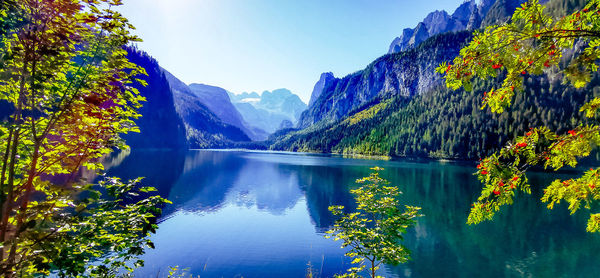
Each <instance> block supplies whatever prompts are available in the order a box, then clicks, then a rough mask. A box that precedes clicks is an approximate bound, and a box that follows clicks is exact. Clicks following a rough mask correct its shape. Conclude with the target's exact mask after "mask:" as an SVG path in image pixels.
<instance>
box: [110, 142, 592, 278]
mask: <svg viewBox="0 0 600 278" xmlns="http://www.w3.org/2000/svg"><path fill="white" fill-rule="evenodd" d="M111 164H112V165H110V166H109V167H110V171H109V174H112V175H117V176H121V177H123V178H133V177H137V176H144V177H146V178H145V180H144V183H145V184H147V185H152V186H155V187H157V188H158V189H159V191H160V193H161V195H163V196H165V197H167V198H168V199H169V200H171V201H172V202H173V204H172V205H169V206H167V207H166V208H165V209H164V211H163V212H164V213H163V216H162V218H161V220H160V224H159V229H158V232H157V234H156V235H154V236H153V237H152V239H153V241H154V243H155V245H156V249H154V250H148V251H147V253H146V255H145V256H144V257H143V259H144V260H145V261H146V266H145V267H144V268H142V269H139V270H137V271H136V272H135V273H134V274H135V275H136V277H157V276H158V277H164V276H166V272H167V271H168V267H169V266H176V265H178V266H180V267H182V268H189V271H188V273H190V274H193V275H194V276H198V275H199V276H200V277H203V278H204V277H305V274H306V271H307V269H308V268H309V266H310V267H311V268H312V269H313V272H314V273H317V275H316V277H332V276H333V275H334V274H336V273H342V272H343V271H344V270H345V269H346V268H348V267H349V266H350V265H349V263H350V260H349V259H348V258H345V257H344V256H343V254H344V250H342V249H340V247H339V246H340V243H339V242H334V241H333V240H330V239H325V238H323V232H324V231H326V230H327V229H328V228H329V227H330V226H331V225H332V223H333V221H334V219H333V217H332V215H331V214H330V213H329V211H328V209H327V208H328V207H329V206H331V205H344V206H346V207H353V202H354V200H353V199H352V195H351V194H350V193H349V190H350V189H352V188H356V187H357V186H356V185H355V183H354V181H355V180H356V179H358V178H361V177H363V176H367V175H368V174H369V173H370V170H369V168H371V167H373V166H380V167H384V168H385V169H386V170H385V171H384V172H383V173H382V176H383V177H384V178H386V179H388V180H389V181H390V182H392V184H394V185H397V186H398V187H399V188H400V189H401V191H402V192H403V193H404V194H403V195H402V199H403V201H404V203H405V204H409V205H417V206H421V207H422V212H423V213H424V214H425V216H424V217H422V218H420V219H419V220H418V224H417V226H416V227H415V228H414V229H412V230H410V231H409V233H408V234H407V235H406V237H405V245H406V246H407V247H408V248H409V249H410V250H412V260H411V261H410V262H409V263H407V264H404V265H400V266H387V267H385V268H384V269H382V271H381V275H384V276H386V277H598V275H599V273H600V263H599V261H598V254H600V236H599V235H591V234H588V233H586V232H585V222H586V214H585V213H581V214H576V215H575V216H570V215H569V214H568V213H567V212H566V209H565V207H564V206H559V207H557V208H555V209H554V210H553V211H548V210H547V209H546V208H545V207H544V206H543V205H542V204H540V202H539V201H538V200H539V192H534V193H533V195H532V196H527V195H526V196H522V197H523V198H519V199H518V200H517V202H516V203H515V204H514V205H513V206H510V207H507V208H505V209H504V210H503V211H502V212H501V213H500V214H498V215H497V217H496V219H495V221H494V222H490V223H484V224H481V225H478V226H467V225H466V224H465V221H466V217H467V213H468V211H469V207H470V203H471V202H472V201H473V200H475V199H476V197H477V194H478V190H479V189H480V187H481V185H480V183H479V182H478V181H477V180H476V177H475V176H473V174H472V173H473V172H474V167H473V166H472V165H460V164H455V163H440V162H406V161H372V160H360V159H347V158H341V157H332V156H318V155H306V154H289V153H265V152H244V151H206V150H200V151H189V152H184V153H173V152H166V151H147V152H137V153H131V154H129V155H121V156H120V157H117V158H115V159H114V160H113V161H112V162H111ZM567 176H569V173H563V174H560V175H552V176H551V175H549V174H544V173H533V174H531V175H530V179H531V181H532V183H533V184H547V183H549V182H550V181H551V180H553V179H555V178H564V177H567Z"/></svg>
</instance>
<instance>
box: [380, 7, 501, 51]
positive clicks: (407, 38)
mask: <svg viewBox="0 0 600 278" xmlns="http://www.w3.org/2000/svg"><path fill="white" fill-rule="evenodd" d="M488 1H494V0H483V1H482V3H480V4H479V5H477V3H476V2H475V0H470V1H465V2H464V3H463V4H462V5H460V6H459V7H458V8H457V9H456V11H454V13H453V14H452V15H449V14H448V13H447V12H446V11H437V10H436V11H434V12H432V13H430V14H428V15H427V16H426V17H425V19H423V21H422V22H420V23H419V24H417V26H416V27H415V28H414V29H410V28H407V29H404V30H403V31H402V34H401V35H400V36H399V37H397V38H395V39H394V40H393V41H392V44H391V45H390V48H389V51H388V53H397V52H401V51H405V50H408V49H411V48H414V47H416V46H418V45H419V44H421V43H422V42H424V41H425V40H427V39H428V38H430V37H432V36H434V35H437V34H441V33H446V32H457V31H462V30H472V29H476V28H479V26H480V23H481V18H483V17H484V16H485V15H486V13H487V11H488V10H489V8H488V5H490V4H489V3H488Z"/></svg>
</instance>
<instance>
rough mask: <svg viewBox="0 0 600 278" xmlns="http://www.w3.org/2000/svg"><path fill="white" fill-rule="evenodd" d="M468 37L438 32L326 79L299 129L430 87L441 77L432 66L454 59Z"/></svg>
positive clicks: (334, 119)
mask: <svg viewBox="0 0 600 278" xmlns="http://www.w3.org/2000/svg"><path fill="white" fill-rule="evenodd" d="M470 38H471V32H468V31H463V32H459V33H447V34H442V35H438V36H435V37H433V38H431V39H429V40H427V41H426V42H425V43H422V44H421V45H419V46H418V47H417V48H414V49H409V50H407V51H403V52H400V53H393V54H387V55H384V56H383V57H380V58H378V59H377V60H375V61H374V62H372V63H371V64H370V65H368V66H367V67H366V68H365V69H363V70H361V71H358V72H356V73H353V74H350V75H348V76H345V77H343V78H331V79H328V80H327V82H325V84H324V85H323V90H322V91H321V93H320V94H319V97H318V98H317V99H316V100H315V101H314V102H313V103H312V104H311V106H310V107H308V109H307V110H306V111H305V112H303V113H302V115H301V117H300V119H299V121H298V125H297V126H298V128H306V127H309V126H310V125H312V124H315V123H318V122H320V121H337V120H340V119H342V118H343V117H345V116H347V115H348V114H349V113H350V112H351V111H353V110H356V109H359V108H360V107H362V106H364V105H367V104H368V103H370V102H371V101H372V100H374V99H376V98H384V97H387V98H389V97H394V96H406V97H412V96H415V95H419V94H421V93H423V92H425V91H427V90H429V89H431V88H432V87H433V86H434V85H436V84H440V80H441V75H439V74H437V73H435V68H436V67H437V66H438V65H439V64H440V63H441V62H443V61H448V60H451V59H453V58H454V57H455V56H456V55H457V54H458V51H459V50H460V48H461V47H462V46H463V45H465V44H466V42H467V41H468V40H469V39H470ZM320 81H321V80H320ZM317 83H319V82H317ZM315 87H317V86H316V85H315Z"/></svg>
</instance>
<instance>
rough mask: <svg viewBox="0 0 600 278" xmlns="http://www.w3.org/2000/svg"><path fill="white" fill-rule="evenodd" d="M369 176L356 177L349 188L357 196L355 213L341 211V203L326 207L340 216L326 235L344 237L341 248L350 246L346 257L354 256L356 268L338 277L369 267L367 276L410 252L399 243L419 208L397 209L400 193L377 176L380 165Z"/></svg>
mask: <svg viewBox="0 0 600 278" xmlns="http://www.w3.org/2000/svg"><path fill="white" fill-rule="evenodd" d="M372 170H374V172H373V173H371V174H370V175H369V176H368V177H364V178H362V179H359V180H357V181H356V182H357V183H360V184H363V185H362V186H361V187H360V188H358V189H354V190H352V191H351V193H352V194H354V196H355V197H354V198H355V199H356V204H357V205H358V206H357V208H356V210H357V211H356V212H353V213H344V212H343V209H344V207H343V206H331V207H329V210H330V211H331V212H332V213H333V214H334V215H339V216H341V218H340V219H339V220H337V221H336V222H335V225H334V227H333V228H332V229H331V230H329V231H327V232H326V234H327V235H326V237H327V238H331V237H333V238H334V240H343V241H344V243H343V244H342V248H345V247H350V251H349V252H347V253H346V256H348V257H351V258H354V260H353V261H352V263H353V264H359V265H358V266H356V267H352V268H350V269H348V272H347V273H346V274H344V275H341V276H338V277H359V275H360V273H361V272H363V271H364V270H365V268H368V272H369V275H370V277H372V278H375V277H377V276H376V275H375V272H376V271H377V269H379V266H380V265H381V264H382V263H385V264H392V265H397V264H399V263H404V262H406V261H407V260H408V259H409V258H410V257H409V255H410V252H409V250H408V249H406V248H405V247H404V246H403V245H401V244H400V242H401V241H402V239H403V237H402V235H403V234H404V233H405V232H406V229H408V228H409V227H412V226H413V225H414V224H415V220H414V219H415V218H416V217H418V216H420V215H419V210H420V208H418V207H413V206H405V208H404V209H401V208H400V204H399V201H398V196H399V195H400V194H401V192H400V191H399V190H398V188H397V187H395V186H387V185H388V184H389V182H388V181H387V180H385V179H383V178H381V177H380V176H379V171H381V170H383V168H379V167H375V168H372Z"/></svg>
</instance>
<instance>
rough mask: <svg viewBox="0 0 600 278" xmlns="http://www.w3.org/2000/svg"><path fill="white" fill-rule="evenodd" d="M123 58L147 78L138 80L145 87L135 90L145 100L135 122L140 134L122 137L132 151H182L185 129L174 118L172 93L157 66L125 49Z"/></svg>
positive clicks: (140, 55)
mask: <svg viewBox="0 0 600 278" xmlns="http://www.w3.org/2000/svg"><path fill="white" fill-rule="evenodd" d="M127 58H128V59H129V60H130V61H131V62H133V63H135V64H137V65H138V66H141V67H143V68H144V69H145V70H146V73H147V74H148V75H147V76H140V77H139V78H140V79H142V80H144V81H146V83H148V85H147V86H145V87H144V86H140V85H137V86H135V87H136V89H138V90H139V92H140V94H141V95H142V96H144V97H145V98H146V101H145V102H143V103H142V105H143V106H142V108H141V109H140V110H139V113H140V114H141V115H142V117H141V118H139V119H137V120H136V121H135V122H136V124H137V125H138V127H139V128H140V133H129V134H126V135H124V136H123V138H124V139H125V140H126V142H127V144H128V145H129V146H130V147H131V148H132V149H159V148H160V149H162V148H167V149H184V148H187V140H186V134H185V125H184V123H183V121H182V119H181V118H180V117H179V115H178V114H177V111H176V109H175V104H174V101H173V93H172V92H171V88H170V86H169V83H168V82H167V79H166V77H165V75H164V73H163V72H162V70H161V68H160V66H159V65H158V62H157V61H156V60H154V59H153V58H152V57H150V56H149V55H148V54H146V53H145V52H143V51H140V50H137V49H134V48H127Z"/></svg>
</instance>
